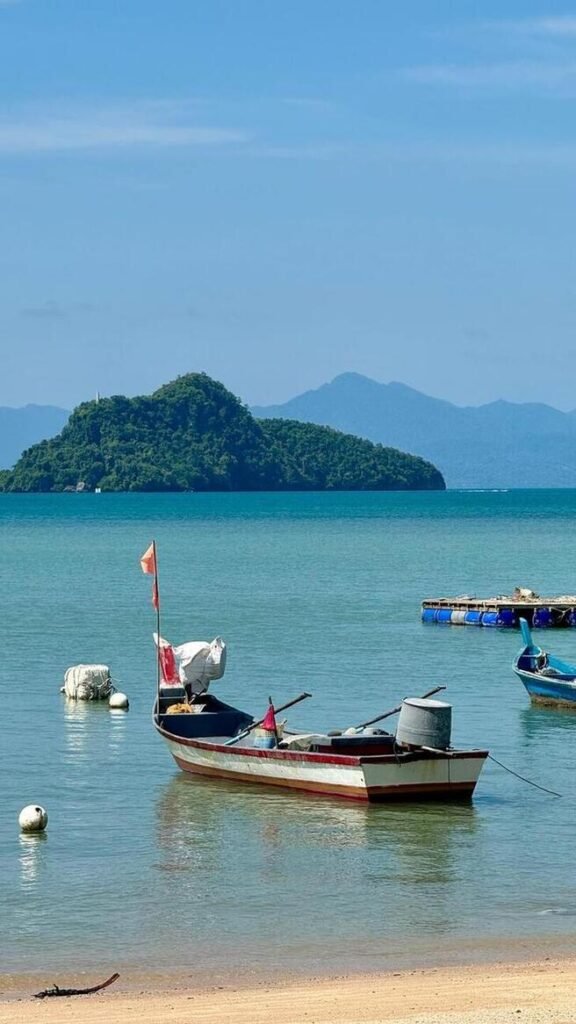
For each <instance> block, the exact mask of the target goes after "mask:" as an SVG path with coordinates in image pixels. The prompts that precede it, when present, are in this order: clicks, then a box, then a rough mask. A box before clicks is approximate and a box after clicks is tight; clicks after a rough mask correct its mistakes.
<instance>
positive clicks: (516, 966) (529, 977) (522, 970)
mask: <svg viewBox="0 0 576 1024" xmlns="http://www.w3.org/2000/svg"><path fill="white" fill-rule="evenodd" d="M105 976H106V971H100V972H98V973H95V972H90V973H89V974H88V973H86V974H85V975H84V976H83V977H80V976H78V977H76V978H75V979H74V981H71V979H70V977H68V979H67V982H64V980H63V979H61V981H62V983H67V984H68V985H71V984H74V985H77V986H79V987H83V986H85V985H86V986H88V985H90V984H97V983H99V982H101V981H103V980H104V978H105ZM18 977H19V978H22V976H21V975H20V976H18ZM33 979H34V981H36V980H37V975H36V974H35V975H31V976H28V979H27V980H28V983H30V982H32V980H33ZM176 979H178V980H176ZM54 981H56V982H58V983H59V981H58V979H57V978H52V979H51V980H50V982H49V983H48V984H47V985H46V984H45V985H42V987H51V985H52V984H53V983H54ZM199 981H200V979H198V978H195V977H194V976H192V977H190V975H187V976H186V975H183V974H182V973H179V974H178V975H177V976H170V975H169V974H166V973H162V972H158V973H150V972H148V973H147V974H142V975H140V976H137V975H134V976H132V977H130V976H129V975H123V976H122V975H121V977H120V979H119V980H118V981H117V982H116V983H115V985H113V986H111V987H110V988H109V989H107V990H105V991H104V992H100V993H98V994H96V995H92V996H74V997H67V998H65V997H62V998H51V999H45V1000H36V999H33V998H30V995H28V996H20V997H16V996H15V995H13V996H9V995H8V998H6V996H7V992H6V990H5V989H3V988H0V1022H1V1024H24V1022H28V1021H35V1020H36V1019H38V1020H42V1021H47V1022H48V1024H57V1022H60V1021H62V1020H66V1019H71V1018H72V1017H73V1019H74V1021H75V1024H76V1022H78V1024H105V1022H106V1024H116V1022H118V1024H120V1022H122V1024H136V1022H138V1024H185V1022H186V1024H192V1022H196V1021H198V1022H202V1024H264V1022H266V1024H268V1022H269V1021H270V1020H271V1019H272V1020H274V1021H275V1024H304V1022H307V1024H379V1022H388V1021H394V1022H395V1024H404V1022H405V1024H442V1022H448V1021H449V1022H454V1024H501V1022H504V1021H507V1020H512V1019H514V1020H519V1021H521V1022H523V1024H572V1022H576V995H575V990H576V957H574V956H572V957H566V958H565V959H562V958H558V957H556V958H549V957H546V958H545V959H542V960H537V961H534V960H532V961H519V962H518V961H516V962H510V961H507V962H496V963H491V964H475V965H473V966H470V965H469V966H457V967H428V968H424V969H412V970H403V971H386V972H381V973H378V974H374V973H370V974H366V973H363V974H346V975H332V976H326V977H319V976H312V977H294V976H292V977H284V978H283V979H282V980H279V979H278V980H277V979H270V978H268V979H267V980H265V979H263V978H260V979H259V980H255V979H254V978H252V979H249V978H247V977H246V978H244V980H241V979H238V978H228V981H227V983H226V984H215V983H214V982H212V983H208V984H207V983H206V981H204V984H199ZM37 990H38V989H36V991H37ZM32 991H34V988H33V987H32V986H30V987H28V993H30V992H32Z"/></svg>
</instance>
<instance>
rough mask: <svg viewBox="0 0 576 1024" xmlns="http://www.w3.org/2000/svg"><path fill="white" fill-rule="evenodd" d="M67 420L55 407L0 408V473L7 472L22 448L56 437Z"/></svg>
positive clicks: (63, 411) (64, 411) (68, 414)
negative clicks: (0, 471)
mask: <svg viewBox="0 0 576 1024" xmlns="http://www.w3.org/2000/svg"><path fill="white" fill-rule="evenodd" d="M69 416H70V413H69V412H67V410H66V409H59V408H58V407H57V406H55V405H25V406H23V407H22V408H21V409H10V408H8V407H6V406H0V469H11V467H12V466H13V465H14V463H15V462H16V461H17V460H18V459H19V458H20V456H21V454H22V452H23V451H25V449H26V448H30V447H31V445H33V444H37V443H38V441H44V440H45V439H46V438H47V437H54V435H55V434H59V433H60V431H61V430H62V427H63V426H64V424H65V423H66V421H67V420H68V417H69Z"/></svg>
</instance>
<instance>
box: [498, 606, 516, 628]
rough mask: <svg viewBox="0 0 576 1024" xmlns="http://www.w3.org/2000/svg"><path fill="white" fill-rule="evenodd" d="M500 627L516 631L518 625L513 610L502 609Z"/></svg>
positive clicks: (499, 620)
mask: <svg viewBox="0 0 576 1024" xmlns="http://www.w3.org/2000/svg"><path fill="white" fill-rule="evenodd" d="M498 625H499V626H504V627H506V628H507V629H515V627H516V626H517V625H518V618H517V616H516V612H515V611H514V610H513V609H512V608H501V609H500V611H499V612H498Z"/></svg>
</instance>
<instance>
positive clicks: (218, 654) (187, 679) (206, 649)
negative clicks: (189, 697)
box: [154, 633, 226, 693]
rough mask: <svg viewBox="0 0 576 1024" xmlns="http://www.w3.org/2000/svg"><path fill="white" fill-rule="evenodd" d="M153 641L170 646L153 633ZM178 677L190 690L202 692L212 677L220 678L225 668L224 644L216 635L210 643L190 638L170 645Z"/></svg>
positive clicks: (162, 645) (163, 645)
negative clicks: (182, 642)
mask: <svg viewBox="0 0 576 1024" xmlns="http://www.w3.org/2000/svg"><path fill="white" fill-rule="evenodd" d="M154 642H155V643H156V644H160V647H161V648H162V647H164V648H165V647H168V646H170V645H169V644H168V642H167V641H166V640H164V639H163V638H162V637H160V638H159V637H158V634H157V633H154ZM172 652H173V654H174V661H175V664H176V670H177V672H178V679H179V681H180V683H181V684H182V685H184V686H186V687H187V688H188V689H191V690H192V693H203V692H204V691H205V690H207V689H208V685H209V684H210V683H211V682H212V681H213V680H214V679H221V678H222V676H223V675H224V669H225V668H226V644H225V643H224V641H223V640H222V637H219V636H217V637H216V638H215V639H214V640H212V642H211V643H208V642H207V641H206V640H192V641H190V642H189V643H186V644H180V645H179V646H178V647H172Z"/></svg>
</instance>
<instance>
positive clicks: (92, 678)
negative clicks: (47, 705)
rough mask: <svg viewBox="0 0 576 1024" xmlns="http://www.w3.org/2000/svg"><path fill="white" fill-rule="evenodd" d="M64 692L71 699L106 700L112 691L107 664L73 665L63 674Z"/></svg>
mask: <svg viewBox="0 0 576 1024" xmlns="http://www.w3.org/2000/svg"><path fill="white" fill-rule="evenodd" d="M64 693H65V694H66V696H67V697H71V698H72V700H106V698H108V697H109V696H110V694H111V693H112V680H111V678H110V669H109V667H108V665H73V666H72V668H69V669H67V670H66V672H65V674H64Z"/></svg>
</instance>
